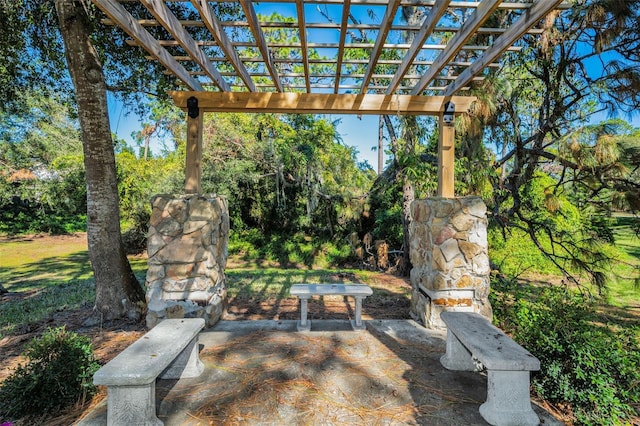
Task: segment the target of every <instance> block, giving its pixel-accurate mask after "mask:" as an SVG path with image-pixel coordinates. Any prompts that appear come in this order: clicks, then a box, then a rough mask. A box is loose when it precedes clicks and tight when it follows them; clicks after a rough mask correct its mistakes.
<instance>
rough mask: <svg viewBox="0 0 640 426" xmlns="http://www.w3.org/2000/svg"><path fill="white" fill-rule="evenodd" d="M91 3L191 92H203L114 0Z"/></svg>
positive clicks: (100, 0)
mask: <svg viewBox="0 0 640 426" xmlns="http://www.w3.org/2000/svg"><path fill="white" fill-rule="evenodd" d="M93 2H94V3H95V4H96V6H98V7H99V8H100V10H102V12H103V13H104V14H105V15H107V16H108V17H109V18H110V19H111V20H113V21H114V22H116V23H117V24H118V26H119V27H120V28H122V29H123V30H124V31H125V32H126V33H127V34H129V37H131V38H133V39H134V40H135V41H136V42H137V43H138V44H139V45H140V46H141V47H142V48H144V50H146V51H147V52H149V54H151V55H152V56H154V57H156V58H157V59H158V61H160V63H161V64H162V65H163V66H164V67H165V68H167V69H168V70H169V71H171V72H172V73H173V74H174V75H175V76H176V77H178V78H179V79H180V80H182V81H183V82H184V84H186V85H187V87H189V88H190V89H191V90H204V89H203V87H202V86H201V85H200V83H199V82H198V81H197V80H196V79H194V78H193V77H191V75H189V71H187V69H186V68H185V67H183V66H182V65H181V64H180V63H179V62H178V61H176V60H175V59H174V58H173V56H171V54H170V53H169V52H168V51H167V50H166V49H165V48H164V47H162V45H161V44H160V43H159V42H158V41H157V40H156V39H155V38H154V37H153V36H152V35H151V34H149V32H148V31H147V30H146V29H144V27H143V26H142V25H140V24H139V23H138V22H137V21H136V19H135V18H134V17H133V16H131V14H130V13H129V12H128V11H127V10H126V9H125V8H124V7H122V5H121V4H120V3H118V2H117V1H115V0H93Z"/></svg>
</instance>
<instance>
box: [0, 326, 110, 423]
mask: <svg viewBox="0 0 640 426" xmlns="http://www.w3.org/2000/svg"><path fill="white" fill-rule="evenodd" d="M23 356H25V357H26V358H27V359H28V362H27V364H26V365H24V366H23V365H19V366H18V368H17V369H16V370H15V371H14V372H13V374H12V375H11V376H9V377H8V378H7V379H6V380H5V381H4V382H3V383H2V386H1V387H0V417H1V418H5V419H6V418H11V419H17V418H22V417H26V416H39V415H43V414H50V413H53V412H56V411H59V410H61V409H63V408H65V407H67V406H69V405H70V404H73V403H76V402H78V401H82V400H84V399H85V398H86V397H87V396H89V395H91V394H93V392H94V391H95V387H94V386H93V384H92V381H91V378H92V376H93V373H94V372H95V371H96V370H97V369H98V368H99V365H98V364H97V362H95V360H94V358H93V351H92V347H91V342H90V340H89V338H87V337H84V336H79V335H77V334H75V333H73V332H70V331H67V330H66V329H65V328H64V327H59V328H55V329H49V330H48V331H47V332H46V333H44V334H43V335H42V337H40V338H36V339H34V340H32V341H31V342H30V343H29V344H28V345H27V347H26V349H25V351H24V353H23Z"/></svg>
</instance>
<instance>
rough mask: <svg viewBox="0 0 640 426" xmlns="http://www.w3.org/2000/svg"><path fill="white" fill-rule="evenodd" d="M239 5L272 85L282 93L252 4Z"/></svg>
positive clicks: (249, 2)
mask: <svg viewBox="0 0 640 426" xmlns="http://www.w3.org/2000/svg"><path fill="white" fill-rule="evenodd" d="M240 4H241V5H242V9H243V10H244V14H245V16H246V17H247V22H249V27H250V28H251V31H252V32H253V37H254V38H255V40H256V44H257V45H258V49H259V50H260V53H261V54H262V59H263V60H264V64H265V66H266V67H267V70H268V71H269V74H270V75H271V78H272V79H273V84H274V85H275V87H276V90H278V92H282V82H281V81H280V76H278V71H277V70H276V67H275V65H274V63H273V58H272V57H271V52H270V51H269V46H268V45H267V40H266V39H265V37H264V33H263V32H262V29H261V28H260V22H259V21H258V15H256V11H255V9H254V8H253V4H252V3H251V1H249V0H240Z"/></svg>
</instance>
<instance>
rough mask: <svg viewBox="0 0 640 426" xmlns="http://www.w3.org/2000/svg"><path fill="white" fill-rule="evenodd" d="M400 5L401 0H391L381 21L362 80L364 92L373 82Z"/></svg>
mask: <svg viewBox="0 0 640 426" xmlns="http://www.w3.org/2000/svg"><path fill="white" fill-rule="evenodd" d="M398 7H400V1H399V0H390V1H389V5H388V6H387V9H386V10H385V11H384V16H383V17H382V22H380V29H379V31H378V37H377V38H376V42H375V44H374V45H373V49H372V50H371V53H370V55H369V63H368V64H367V68H366V70H365V75H364V79H363V80H362V85H361V86H360V91H361V92H362V93H367V86H368V85H369V83H370V82H371V78H372V76H373V72H374V71H375V68H376V64H378V60H379V59H380V54H381V53H382V47H383V46H384V42H385V40H386V39H387V36H388V35H389V30H390V29H391V25H392V24H393V19H394V18H395V16H396V13H397V12H398Z"/></svg>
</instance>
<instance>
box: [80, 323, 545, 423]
mask: <svg viewBox="0 0 640 426" xmlns="http://www.w3.org/2000/svg"><path fill="white" fill-rule="evenodd" d="M366 324H367V330H366V331H361V332H357V331H352V330H351V329H350V324H349V322H347V321H344V320H316V321H314V322H313V323H312V329H311V331H310V332H304V333H299V332H296V331H295V326H296V325H295V321H294V320H281V321H267V320H263V321H221V322H219V323H218V324H217V325H216V326H215V327H213V328H212V329H210V330H207V331H205V332H203V333H201V334H200V343H201V345H202V347H203V349H202V351H201V353H200V357H201V359H202V361H203V362H204V364H205V367H206V368H205V372H204V373H203V374H202V376H200V377H198V378H194V379H182V380H179V381H175V380H172V381H168V380H158V382H157V385H156V392H157V401H158V402H157V405H158V406H157V412H158V417H159V418H160V419H161V420H162V421H164V422H165V424H167V425H205V424H247V425H284V424H287V425H297V424H336V425H338V424H339V425H344V424H349V425H369V424H394V425H404V424H407V425H413V424H420V425H423V424H424V425H485V424H486V423H485V422H484V420H483V419H482V417H481V416H480V414H479V412H478V407H479V406H480V404H481V403H482V402H483V401H484V399H485V396H486V378H485V377H484V376H483V375H481V374H478V373H468V372H451V371H448V370H446V369H444V368H443V367H442V366H441V365H440V362H439V358H440V356H441V355H442V354H443V353H444V347H445V335H444V333H443V332H440V331H432V330H426V329H424V328H423V327H421V326H419V325H418V324H416V323H415V322H413V321H411V320H371V321H367V322H366ZM534 408H535V409H536V411H537V412H538V411H541V410H540V409H538V408H537V407H534ZM542 414H543V417H542V418H543V420H544V424H545V425H548V424H554V420H553V418H552V417H551V416H549V415H548V414H546V413H542ZM80 424H83V425H97V424H106V407H105V404H104V403H103V404H102V405H100V406H98V407H96V409H95V410H94V411H93V412H92V413H90V414H89V415H88V416H86V417H85V418H84V420H82V421H81V422H80Z"/></svg>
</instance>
